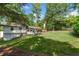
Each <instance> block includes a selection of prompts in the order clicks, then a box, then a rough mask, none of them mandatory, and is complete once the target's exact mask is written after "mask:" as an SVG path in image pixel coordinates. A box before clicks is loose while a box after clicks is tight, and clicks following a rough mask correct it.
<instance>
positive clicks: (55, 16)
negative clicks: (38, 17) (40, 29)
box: [45, 3, 68, 30]
mask: <svg viewBox="0 0 79 59" xmlns="http://www.w3.org/2000/svg"><path fill="white" fill-rule="evenodd" d="M67 7H68V4H63V3H62V4H47V12H46V17H45V22H46V29H48V30H52V29H54V30H56V29H57V30H60V29H61V28H62V26H63V22H64V21H63V20H64V15H65V14H66V10H67Z"/></svg>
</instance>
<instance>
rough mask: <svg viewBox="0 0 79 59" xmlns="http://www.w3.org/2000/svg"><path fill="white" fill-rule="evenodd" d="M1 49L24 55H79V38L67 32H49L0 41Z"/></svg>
mask: <svg viewBox="0 0 79 59" xmlns="http://www.w3.org/2000/svg"><path fill="white" fill-rule="evenodd" d="M3 47H15V48H18V49H20V50H22V51H24V52H26V53H27V52H36V53H44V54H46V55H79V38H78V37H76V36H74V35H72V33H71V32H69V31H51V32H44V33H42V34H41V35H38V36H25V37H22V38H18V39H14V40H10V41H3V40H0V48H3Z"/></svg>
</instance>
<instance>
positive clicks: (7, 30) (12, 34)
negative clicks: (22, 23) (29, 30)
mask: <svg viewBox="0 0 79 59" xmlns="http://www.w3.org/2000/svg"><path fill="white" fill-rule="evenodd" d="M3 28H4V33H3V38H4V40H11V39H13V38H17V37H20V36H21V34H22V33H26V29H25V28H22V29H20V28H19V27H8V26H5V27H3ZM11 28H13V30H11Z"/></svg>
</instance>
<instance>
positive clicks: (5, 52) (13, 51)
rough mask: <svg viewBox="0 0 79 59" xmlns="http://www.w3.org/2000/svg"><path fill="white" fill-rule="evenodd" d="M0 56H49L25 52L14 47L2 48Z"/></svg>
mask: <svg viewBox="0 0 79 59" xmlns="http://www.w3.org/2000/svg"><path fill="white" fill-rule="evenodd" d="M0 56H48V55H47V54H45V53H38V52H23V51H21V50H20V49H17V48H14V47H6V48H0Z"/></svg>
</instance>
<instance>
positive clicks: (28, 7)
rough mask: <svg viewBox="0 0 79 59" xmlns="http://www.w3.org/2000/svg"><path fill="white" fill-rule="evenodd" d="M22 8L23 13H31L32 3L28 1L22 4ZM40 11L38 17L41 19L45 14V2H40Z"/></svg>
mask: <svg viewBox="0 0 79 59" xmlns="http://www.w3.org/2000/svg"><path fill="white" fill-rule="evenodd" d="M22 7H23V8H22V9H23V13H24V14H31V13H32V8H33V7H32V4H31V3H28V4H26V5H24V6H22ZM40 8H41V12H40V19H43V18H44V16H45V13H46V4H45V3H41V6H40Z"/></svg>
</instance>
